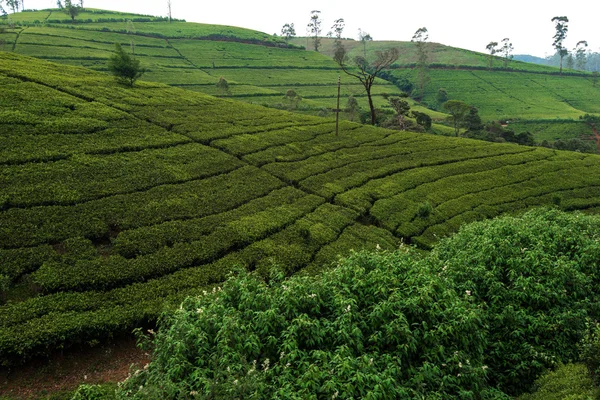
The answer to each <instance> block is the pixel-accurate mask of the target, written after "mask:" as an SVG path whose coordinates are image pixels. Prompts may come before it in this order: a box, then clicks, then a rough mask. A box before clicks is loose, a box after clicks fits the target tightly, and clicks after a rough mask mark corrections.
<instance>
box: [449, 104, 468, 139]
mask: <svg viewBox="0 0 600 400" xmlns="http://www.w3.org/2000/svg"><path fill="white" fill-rule="evenodd" d="M444 110H446V111H448V113H449V114H450V117H451V118H452V122H453V125H454V134H455V135H456V136H458V132H459V130H460V126H461V124H462V123H463V121H464V120H465V117H466V116H467V113H469V112H470V111H471V106H470V105H468V104H467V103H465V102H464V101H460V100H448V101H447V102H445V103H444Z"/></svg>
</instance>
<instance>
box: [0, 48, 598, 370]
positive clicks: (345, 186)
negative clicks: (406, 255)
mask: <svg viewBox="0 0 600 400" xmlns="http://www.w3.org/2000/svg"><path fill="white" fill-rule="evenodd" d="M0 143H1V145H0V187H1V188H2V191H1V193H0V278H1V283H2V292H1V293H2V297H3V299H4V300H5V304H4V305H3V306H1V307H0V360H1V362H2V363H10V362H15V361H19V360H23V359H26V358H27V357H30V356H32V355H34V354H45V353H47V352H48V351H49V350H51V349H54V348H57V347H61V346H64V345H69V344H72V343H76V342H88V341H93V340H102V339H104V338H106V337H108V336H110V335H113V334H116V333H120V332H129V331H130V330H131V328H133V327H134V326H137V325H139V324H141V323H142V322H144V321H148V320H154V319H155V318H156V317H157V316H158V315H159V313H160V312H161V310H162V309H163V307H164V306H165V304H171V305H176V304H178V302H179V301H180V300H181V299H183V298H184V297H185V296H188V295H191V294H194V293H197V292H198V291H199V290H210V288H211V287H212V286H213V285H217V284H218V283H219V282H221V281H222V280H223V279H224V277H225V276H226V275H227V274H228V273H229V272H230V271H232V269H234V268H235V267H236V266H242V267H244V268H247V269H250V270H258V271H261V272H262V273H265V274H267V273H268V271H269V269H270V268H272V265H273V264H276V265H279V266H280V267H281V268H283V269H284V270H285V271H286V272H287V273H289V274H291V273H294V272H297V271H301V270H312V271H317V270H318V269H319V268H322V266H323V265H327V264H328V263H331V262H334V261H335V260H336V259H337V257H338V255H341V254H347V253H348V252H349V251H350V250H351V249H361V248H370V249H374V248H376V247H377V246H380V247H381V248H387V249H393V248H396V247H397V246H398V245H399V244H400V242H401V241H404V242H411V243H415V244H418V245H420V246H423V247H427V246H429V245H430V244H432V243H434V242H435V241H436V240H437V238H439V237H441V236H445V235H448V234H450V233H452V232H454V231H455V230H456V229H458V227H459V226H460V225H461V224H463V223H465V222H468V221H473V220H478V219H483V218H489V217H493V216H496V215H499V214H502V213H507V212H518V211H519V210H524V209H527V208H530V207H534V206H538V205H543V204H552V203H554V204H560V206H561V207H562V208H564V209H567V210H573V209H580V210H587V211H589V212H597V211H598V210H599V207H600V157H598V156H594V155H582V154H577V153H569V152H557V151H551V150H548V149H544V148H533V147H524V146H516V145H508V144H493V143H488V142H481V141H473V140H468V139H461V138H445V137H438V136H433V135H423V134H415V133H409V132H399V131H391V130H384V129H378V128H373V127H369V126H361V125H358V124H353V123H350V122H345V123H343V124H342V126H341V131H340V134H339V136H336V135H335V133H334V125H333V124H332V123H331V122H330V121H329V120H326V119H320V118H316V117H310V116H302V115H299V114H293V113H287V112H283V111H276V110H270V109H267V108H262V107H258V106H253V105H247V104H245V103H240V102H233V101H230V100H223V99H217V98H214V97H210V96H207V95H204V94H200V93H194V92H191V91H184V90H181V89H177V88H171V87H168V86H165V85H162V84H157V83H145V82H142V83H140V84H139V85H137V86H136V87H135V88H134V89H126V88H124V87H121V86H118V85H117V84H116V83H115V82H114V81H113V80H112V79H111V78H110V77H109V76H107V75H105V74H101V73H97V72H94V71H91V70H88V69H84V68H78V67H65V66H64V65H58V64H54V63H49V62H45V61H40V60H36V59H32V58H27V57H23V56H19V55H15V54H12V53H6V52H0Z"/></svg>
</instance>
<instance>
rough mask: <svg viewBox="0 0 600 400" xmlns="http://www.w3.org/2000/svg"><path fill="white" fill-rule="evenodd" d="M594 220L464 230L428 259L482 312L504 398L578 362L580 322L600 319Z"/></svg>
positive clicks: (554, 214)
mask: <svg viewBox="0 0 600 400" xmlns="http://www.w3.org/2000/svg"><path fill="white" fill-rule="evenodd" d="M599 235H600V220H599V219H598V218H596V217H589V216H584V215H581V214H567V213H564V212H561V211H558V210H554V209H540V210H533V211H530V212H528V213H526V214H524V215H523V216H522V217H521V218H513V217H505V218H499V219H496V220H491V221H484V222H478V223H474V224H470V225H468V226H465V227H463V228H462V229H461V230H460V231H459V233H458V234H456V235H455V236H453V237H452V238H450V239H448V240H444V241H442V242H440V244H439V246H437V247H436V248H435V249H434V251H433V252H432V259H433V260H436V259H437V261H435V262H436V263H437V265H438V267H439V268H440V269H441V270H445V272H444V274H445V275H446V276H448V278H449V279H452V280H453V281H454V284H455V288H456V290H457V292H459V293H460V292H463V293H469V294H471V295H472V298H473V299H474V301H475V302H476V303H477V304H480V305H481V307H482V310H483V318H484V319H483V321H484V324H485V325H486V327H487V329H486V331H487V348H486V351H485V354H486V360H485V362H486V364H487V365H489V366H490V370H491V374H490V377H491V381H492V382H493V383H494V384H498V385H500V387H501V388H502V389H503V390H505V391H508V392H510V393H518V392H519V391H521V390H523V389H524V388H527V386H528V385H529V384H531V382H533V381H534V379H535V378H536V377H537V376H538V375H539V374H540V373H542V372H543V371H544V370H545V369H546V368H550V367H553V366H555V365H556V364H557V363H559V362H568V361H569V360H573V359H577V356H578V352H577V343H578V342H579V341H580V340H581V339H582V337H583V336H584V334H585V333H586V318H588V317H591V318H598V317H599V316H600V307H599V305H600V304H599V302H600V297H599V295H598V293H600V290H599V289H600V288H599V287H598V267H599V266H600V243H599V242H598V238H599Z"/></svg>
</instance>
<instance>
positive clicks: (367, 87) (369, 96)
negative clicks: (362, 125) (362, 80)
mask: <svg viewBox="0 0 600 400" xmlns="http://www.w3.org/2000/svg"><path fill="white" fill-rule="evenodd" d="M365 90H366V91H367V97H368V98H369V108H370V109H371V125H375V122H376V120H375V106H374V105H373V98H372V97H371V85H365Z"/></svg>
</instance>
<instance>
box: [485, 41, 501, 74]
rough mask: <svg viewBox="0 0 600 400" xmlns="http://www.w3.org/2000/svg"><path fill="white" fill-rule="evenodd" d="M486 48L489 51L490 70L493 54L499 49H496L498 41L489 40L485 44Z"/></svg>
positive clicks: (492, 63)
mask: <svg viewBox="0 0 600 400" xmlns="http://www.w3.org/2000/svg"><path fill="white" fill-rule="evenodd" d="M485 48H486V50H487V51H488V52H489V53H490V58H489V62H490V71H491V70H492V68H493V67H494V55H495V54H496V53H497V52H498V51H499V50H498V42H489V43H488V45H487V46H485Z"/></svg>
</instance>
